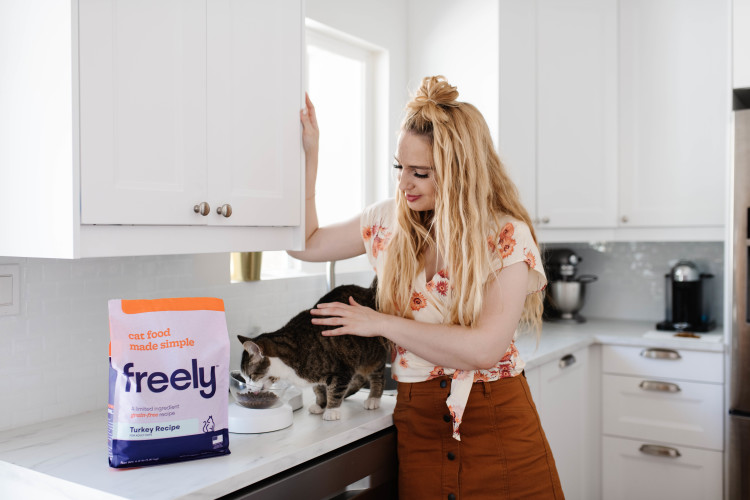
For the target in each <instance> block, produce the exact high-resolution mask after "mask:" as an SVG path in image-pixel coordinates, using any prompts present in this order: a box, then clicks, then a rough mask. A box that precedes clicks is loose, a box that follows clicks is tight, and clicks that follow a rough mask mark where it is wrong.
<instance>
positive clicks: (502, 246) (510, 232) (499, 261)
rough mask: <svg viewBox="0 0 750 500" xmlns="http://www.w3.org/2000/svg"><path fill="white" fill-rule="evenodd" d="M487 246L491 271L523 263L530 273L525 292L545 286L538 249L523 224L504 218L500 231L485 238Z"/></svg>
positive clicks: (545, 278) (545, 279)
mask: <svg viewBox="0 0 750 500" xmlns="http://www.w3.org/2000/svg"><path fill="white" fill-rule="evenodd" d="M487 244H488V250H489V252H490V268H491V270H492V271H499V270H501V269H503V268H504V267H507V266H510V265H512V264H515V263H517V262H525V263H526V264H527V265H528V266H529V271H530V272H529V281H528V283H527V286H526V292H527V293H533V292H538V291H540V290H543V289H544V287H545V286H547V276H546V275H545V274H544V267H543V266H542V258H541V255H540V253H539V247H538V246H537V244H536V243H535V242H534V238H532V237H531V230H530V229H529V226H528V225H526V223H525V222H523V221H519V220H516V219H513V218H510V217H504V218H503V219H502V221H501V224H500V231H498V232H492V233H491V234H490V235H489V237H488V238H487Z"/></svg>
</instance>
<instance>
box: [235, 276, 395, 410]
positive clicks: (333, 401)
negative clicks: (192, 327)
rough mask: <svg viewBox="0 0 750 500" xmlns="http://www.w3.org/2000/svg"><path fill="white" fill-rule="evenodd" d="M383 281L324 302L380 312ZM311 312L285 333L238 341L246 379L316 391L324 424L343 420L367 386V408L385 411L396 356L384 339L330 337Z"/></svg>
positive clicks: (345, 288) (349, 288)
mask: <svg viewBox="0 0 750 500" xmlns="http://www.w3.org/2000/svg"><path fill="white" fill-rule="evenodd" d="M376 288H377V278H376V279H375V280H374V281H373V282H372V285H370V287H369V288H363V287H360V286H356V285H342V286H338V287H336V288H334V289H333V290H331V291H330V292H328V293H327V294H326V295H324V296H323V297H322V298H321V299H320V300H319V301H318V303H320V302H343V303H347V304H348V303H349V297H353V298H354V300H356V301H357V303H358V304H361V305H364V306H368V307H372V308H375V291H376ZM312 317H313V316H312V314H310V311H309V310H305V311H302V312H301V313H299V314H297V315H296V316H295V317H294V318H292V319H291V320H290V321H289V322H288V323H287V324H286V325H284V326H283V327H281V328H280V329H279V330H277V331H275V332H271V333H263V334H261V335H259V336H257V337H255V338H252V339H251V338H248V337H244V336H242V335H238V336H237V337H238V338H239V340H240V342H241V343H242V345H243V347H244V348H245V350H244V351H243V352H242V361H241V363H240V369H241V371H242V373H243V375H244V376H245V378H246V379H248V380H250V379H252V380H253V381H254V382H259V381H263V382H266V381H267V382H270V383H272V382H274V381H275V380H278V379H284V380H287V381H289V382H291V383H293V384H294V385H296V386H297V387H307V386H310V385H313V390H314V392H315V400H316V401H315V404H313V405H311V406H310V407H309V410H310V413H314V414H320V413H322V414H323V419H324V420H339V419H340V418H341V410H340V406H341V402H342V400H343V399H344V398H345V397H347V396H350V395H352V394H354V393H355V392H357V391H358V390H359V389H361V388H362V387H363V386H364V385H365V384H366V383H369V385H370V394H369V396H368V397H367V400H366V401H365V404H364V406H365V408H367V409H368V410H374V409H376V408H378V407H379V406H380V398H381V396H382V395H383V387H384V384H385V363H386V360H387V358H388V354H389V352H390V347H389V345H388V343H387V341H386V340H385V339H384V338H382V337H358V336H355V335H341V336H333V337H324V336H323V335H322V334H321V332H322V331H323V330H326V329H328V328H330V327H328V326H322V325H313V324H312V323H311V321H310V320H311V319H312Z"/></svg>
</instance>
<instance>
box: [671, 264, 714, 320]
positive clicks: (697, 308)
mask: <svg viewBox="0 0 750 500" xmlns="http://www.w3.org/2000/svg"><path fill="white" fill-rule="evenodd" d="M713 277H714V275H713V274H706V273H701V272H700V271H698V267H697V266H696V265H695V264H693V263H692V262H690V261H687V260H680V261H678V262H677V264H675V265H674V267H672V269H671V270H670V271H669V273H668V274H665V275H664V280H665V303H664V305H665V316H666V319H665V320H664V321H662V322H661V323H657V324H656V329H657V330H667V331H673V332H699V333H705V332H709V331H711V330H713V329H714V328H715V327H716V322H715V321H714V320H713V319H712V318H711V283H712V278H713Z"/></svg>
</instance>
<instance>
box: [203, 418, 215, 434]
mask: <svg viewBox="0 0 750 500" xmlns="http://www.w3.org/2000/svg"><path fill="white" fill-rule="evenodd" d="M215 427H216V426H215V425H214V417H213V416H212V415H209V416H208V418H207V419H206V420H204V421H203V432H213V431H214V428H215Z"/></svg>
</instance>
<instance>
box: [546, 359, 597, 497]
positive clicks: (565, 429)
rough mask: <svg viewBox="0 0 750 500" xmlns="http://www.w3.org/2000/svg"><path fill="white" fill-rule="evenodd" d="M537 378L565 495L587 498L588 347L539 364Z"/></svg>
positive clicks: (588, 425) (551, 445)
mask: <svg viewBox="0 0 750 500" xmlns="http://www.w3.org/2000/svg"><path fill="white" fill-rule="evenodd" d="M540 379H541V381H540V391H539V392H540V397H539V399H538V402H537V406H538V410H539V417H540V419H541V421H542V427H543V428H544V433H545V434H546V436H547V440H548V441H549V445H550V448H551V449H552V454H553V455H554V457H555V463H556V465H557V472H558V474H559V475H560V482H561V483H562V487H563V491H564V492H565V496H566V497H567V498H579V499H584V498H588V497H587V487H586V486H587V472H588V470H589V467H588V464H587V463H586V459H587V451H588V446H587V442H588V441H587V440H588V439H589V438H590V433H589V430H590V428H591V426H590V419H589V414H588V408H589V405H588V400H589V399H588V349H581V350H579V351H575V352H574V353H572V354H568V355H566V356H563V357H562V358H560V359H559V360H555V361H552V362H549V363H546V364H544V365H542V366H541V368H540Z"/></svg>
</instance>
